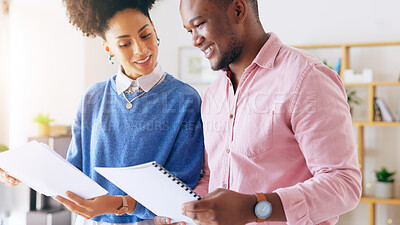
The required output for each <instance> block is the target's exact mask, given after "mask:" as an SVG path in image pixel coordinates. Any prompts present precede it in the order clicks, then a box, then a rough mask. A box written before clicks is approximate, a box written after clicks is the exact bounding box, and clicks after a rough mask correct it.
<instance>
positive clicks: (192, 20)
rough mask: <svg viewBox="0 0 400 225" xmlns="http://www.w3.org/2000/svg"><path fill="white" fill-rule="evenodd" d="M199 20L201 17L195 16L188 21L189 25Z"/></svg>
mask: <svg viewBox="0 0 400 225" xmlns="http://www.w3.org/2000/svg"><path fill="white" fill-rule="evenodd" d="M200 18H201V16H196V17H194V18H193V19H191V20H189V23H193V22H194V21H195V20H198V19H200Z"/></svg>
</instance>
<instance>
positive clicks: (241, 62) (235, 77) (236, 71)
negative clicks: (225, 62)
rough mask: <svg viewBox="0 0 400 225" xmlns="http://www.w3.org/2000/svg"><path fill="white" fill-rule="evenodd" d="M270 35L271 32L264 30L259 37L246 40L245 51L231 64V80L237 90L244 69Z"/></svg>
mask: <svg viewBox="0 0 400 225" xmlns="http://www.w3.org/2000/svg"><path fill="white" fill-rule="evenodd" d="M269 36H270V35H269V34H267V33H265V32H264V33H262V34H260V35H259V36H258V37H255V38H253V39H252V40H249V41H246V44H245V45H244V46H243V49H244V51H242V54H241V55H240V56H239V57H238V58H237V59H236V60H235V61H234V62H233V63H231V64H230V65H229V69H230V70H231V72H232V73H231V82H232V85H233V88H234V90H235V92H236V89H237V87H238V85H239V82H240V79H241V77H242V75H243V73H244V71H245V70H246V68H247V67H248V66H250V64H251V63H252V62H253V61H254V59H255V58H256V56H257V55H258V53H259V52H260V50H261V48H262V47H263V46H264V44H265V43H266V42H267V41H268V38H269Z"/></svg>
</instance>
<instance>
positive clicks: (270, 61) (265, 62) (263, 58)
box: [225, 32, 283, 79]
mask: <svg viewBox="0 0 400 225" xmlns="http://www.w3.org/2000/svg"><path fill="white" fill-rule="evenodd" d="M268 35H269V38H268V40H267V42H265V44H264V45H263V47H262V48H261V49H260V51H259V52H258V54H257V56H256V58H255V59H254V60H253V62H252V63H251V64H250V65H249V66H248V67H247V68H246V69H245V71H246V70H249V69H250V68H254V64H257V65H258V66H260V67H264V68H269V69H271V68H272V67H273V66H274V63H275V59H276V57H277V56H278V53H279V51H280V49H281V48H282V45H283V44H282V42H281V41H280V40H279V38H278V36H277V35H276V34H274V33H272V32H271V33H268ZM225 75H226V76H227V77H228V78H229V79H231V71H230V70H228V71H225Z"/></svg>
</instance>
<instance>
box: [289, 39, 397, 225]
mask: <svg viewBox="0 0 400 225" xmlns="http://www.w3.org/2000/svg"><path fill="white" fill-rule="evenodd" d="M391 45H398V46H400V41H393V42H370V43H342V44H317V45H298V46H294V47H296V48H302V49H318V48H338V50H340V51H341V56H340V58H341V65H340V71H339V74H340V75H341V79H342V81H344V71H345V70H347V69H350V68H351V67H350V49H351V48H352V47H373V46H375V47H376V46H391ZM394 79H397V75H396V77H395V78H394ZM344 86H346V87H362V88H366V89H367V92H368V96H367V100H366V102H367V106H366V108H367V113H368V118H367V119H366V121H353V125H354V126H355V129H356V133H357V140H356V141H357V151H358V161H359V166H360V169H361V171H363V170H364V166H365V146H364V142H365V136H364V130H365V127H366V126H381V127H396V126H398V127H400V122H376V121H374V97H376V90H377V89H378V88H381V86H383V87H388V86H398V87H400V80H399V81H392V82H385V81H382V82H371V83H344ZM362 186H364V179H363V180H362ZM361 201H362V202H366V203H368V221H369V223H368V224H369V225H375V220H376V208H375V206H376V204H392V205H400V199H379V198H373V197H361Z"/></svg>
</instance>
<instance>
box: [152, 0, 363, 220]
mask: <svg viewBox="0 0 400 225" xmlns="http://www.w3.org/2000/svg"><path fill="white" fill-rule="evenodd" d="M180 13H181V16H182V21H183V24H184V27H185V29H187V31H188V32H189V33H190V34H191V35H192V39H193V45H194V46H195V47H198V48H199V49H200V50H202V51H203V52H204V54H205V57H206V58H207V59H208V60H209V61H210V64H211V67H212V68H213V69H214V70H222V73H223V74H222V75H220V77H219V78H218V79H217V80H216V81H215V82H214V83H213V84H211V86H210V87H209V89H208V90H207V92H206V94H205V96H204V99H203V105H202V119H203V124H204V138H205V147H206V154H207V156H208V161H207V162H208V167H209V170H210V174H209V182H208V180H207V179H206V180H204V179H203V180H202V181H201V182H200V184H198V187H197V189H196V190H199V192H203V191H204V183H206V184H207V183H209V192H210V194H208V195H206V196H205V197H204V199H203V200H200V201H195V202H189V203H186V204H184V206H183V214H184V215H186V216H188V217H190V218H192V219H193V220H195V221H196V223H198V224H202V225H203V224H227V225H228V224H229V225H232V224H246V223H251V222H264V221H267V222H264V223H265V224H267V223H268V221H281V222H276V223H273V224H286V223H288V224H300V225H303V224H304V225H305V224H324V225H325V224H335V223H336V222H337V220H338V216H339V215H340V214H343V213H345V212H347V211H350V210H351V209H353V208H354V207H355V206H356V205H357V204H358V202H359V199H360V196H361V173H360V171H359V168H358V162H357V153H356V150H355V149H356V147H355V143H354V137H353V131H352V124H351V116H350V113H349V106H348V104H347V102H346V100H347V98H346V93H345V89H344V87H343V84H342V82H341V80H340V78H339V76H338V75H337V74H336V73H335V72H333V71H332V70H330V69H329V68H328V67H326V66H324V65H323V64H322V63H321V62H319V61H318V60H317V59H315V58H313V57H312V56H311V55H309V54H307V53H305V52H303V51H301V50H298V49H294V48H291V47H288V46H285V45H283V44H282V43H281V42H280V40H279V39H278V37H277V36H276V35H275V34H273V33H266V32H265V31H264V29H263V27H262V25H261V23H260V20H259V17H258V7H257V0H181V3H180ZM205 166H206V167H207V164H206V165H205ZM205 192H207V191H205ZM256 193H259V194H257V195H256ZM265 198H266V199H265ZM155 222H156V223H157V224H168V222H170V220H169V219H167V218H162V217H157V218H156V220H155Z"/></svg>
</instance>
